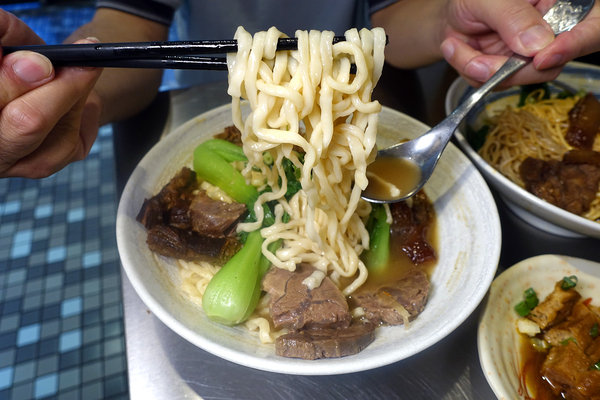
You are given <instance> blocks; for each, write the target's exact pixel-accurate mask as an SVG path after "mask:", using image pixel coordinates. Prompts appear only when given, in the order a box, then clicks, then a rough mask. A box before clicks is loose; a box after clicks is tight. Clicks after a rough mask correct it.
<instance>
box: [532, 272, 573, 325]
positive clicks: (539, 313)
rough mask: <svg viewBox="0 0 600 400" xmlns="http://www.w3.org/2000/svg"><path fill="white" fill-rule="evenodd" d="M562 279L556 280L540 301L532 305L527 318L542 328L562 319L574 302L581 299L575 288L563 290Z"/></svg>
mask: <svg viewBox="0 0 600 400" xmlns="http://www.w3.org/2000/svg"><path fill="white" fill-rule="evenodd" d="M561 284H562V281H558V282H556V284H555V285H554V290H553V291H552V293H550V294H549V295H548V296H547V297H546V298H545V299H544V300H543V301H542V302H541V303H539V304H538V305H537V306H535V307H534V309H533V310H531V312H530V313H529V315H528V316H527V318H529V319H530V320H532V321H533V322H535V323H536V324H538V325H539V327H540V328H541V329H542V330H544V329H547V328H550V327H552V326H554V325H556V324H559V323H561V322H562V321H564V320H565V319H566V318H567V316H568V315H569V314H570V313H571V310H572V309H573V306H574V305H575V303H577V302H578V301H579V299H581V295H580V294H579V292H577V291H576V290H564V289H562V288H561Z"/></svg>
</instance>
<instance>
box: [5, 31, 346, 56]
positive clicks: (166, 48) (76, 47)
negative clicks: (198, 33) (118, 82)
mask: <svg viewBox="0 0 600 400" xmlns="http://www.w3.org/2000/svg"><path fill="white" fill-rule="evenodd" d="M344 40H346V39H345V38H344V37H343V36H335V37H334V38H333V43H337V42H341V41H344ZM297 47H298V39H296V38H280V39H279V40H278V42H277V50H295V49H296V48H297ZM19 50H30V51H35V52H37V53H41V54H43V55H45V56H46V57H48V58H49V59H50V60H51V61H66V60H91V59H94V60H96V59H101V58H113V59H115V58H118V59H131V58H140V57H141V58H144V59H147V58H157V57H163V56H175V55H187V56H191V55H197V54H222V53H233V52H236V51H237V41H236V40H185V41H170V42H129V43H86V44H56V45H30V46H5V47H3V48H2V52H3V53H4V54H8V53H13V52H15V51H19Z"/></svg>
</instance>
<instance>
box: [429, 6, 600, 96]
mask: <svg viewBox="0 0 600 400" xmlns="http://www.w3.org/2000/svg"><path fill="white" fill-rule="evenodd" d="M554 2H555V0H503V1H487V0H450V1H449V2H448V3H447V6H446V10H445V13H446V20H447V26H446V28H445V32H444V40H443V42H442V44H441V50H442V53H443V55H444V57H445V58H446V60H447V61H448V63H449V64H450V65H452V67H453V68H454V69H456V70H457V71H458V73H459V74H460V75H462V76H463V77H464V78H465V79H466V80H467V81H468V82H469V83H470V84H472V85H474V86H480V85H481V83H483V82H485V81H486V80H488V79H489V78H490V77H491V76H492V74H493V73H494V72H495V71H496V70H497V69H498V68H500V66H501V65H502V64H503V63H504V62H505V61H506V59H507V58H508V57H509V56H510V55H511V54H512V53H513V52H514V53H518V54H521V55H524V56H527V57H533V62H532V63H530V64H528V65H527V66H525V67H524V68H523V69H522V70H520V71H519V72H517V73H516V74H515V75H513V76H512V77H511V78H509V79H507V80H506V81H505V82H504V83H503V84H502V86H503V87H506V86H510V85H518V84H523V83H535V82H544V81H548V80H552V79H554V78H556V77H557V76H558V74H559V73H560V71H561V69H562V67H563V66H564V65H565V64H566V63H567V62H568V61H571V60H572V59H574V58H576V57H579V56H583V55H586V54H590V53H593V52H595V51H600V4H599V3H598V2H596V4H595V5H594V7H593V9H592V10H591V12H590V13H589V14H588V16H587V17H586V18H585V19H584V20H583V21H582V22H580V23H579V24H578V25H577V26H575V27H574V28H573V29H572V30H571V31H568V32H564V33H562V34H560V35H559V36H557V37H556V38H554V34H553V33H552V31H551V29H550V27H549V26H548V25H547V24H546V22H545V21H544V20H543V19H542V15H543V13H544V12H546V10H548V9H549V8H550V7H551V6H552V4H554Z"/></svg>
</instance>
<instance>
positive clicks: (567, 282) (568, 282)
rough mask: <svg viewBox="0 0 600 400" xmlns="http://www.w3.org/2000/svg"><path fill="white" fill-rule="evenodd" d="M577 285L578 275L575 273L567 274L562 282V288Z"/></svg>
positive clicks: (570, 287)
mask: <svg viewBox="0 0 600 400" xmlns="http://www.w3.org/2000/svg"><path fill="white" fill-rule="evenodd" d="M575 286H577V277H576V276H575V275H571V276H565V277H564V278H563V280H562V283H561V284H560V287H561V288H562V290H569V289H573V288H574V287H575Z"/></svg>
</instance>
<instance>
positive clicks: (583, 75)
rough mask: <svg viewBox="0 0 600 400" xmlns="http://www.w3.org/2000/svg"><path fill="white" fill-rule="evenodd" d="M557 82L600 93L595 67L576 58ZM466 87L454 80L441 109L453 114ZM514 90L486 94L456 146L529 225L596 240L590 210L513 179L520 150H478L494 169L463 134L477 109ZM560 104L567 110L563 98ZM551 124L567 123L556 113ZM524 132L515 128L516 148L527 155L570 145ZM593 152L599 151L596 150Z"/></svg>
mask: <svg viewBox="0 0 600 400" xmlns="http://www.w3.org/2000/svg"><path fill="white" fill-rule="evenodd" d="M557 81H560V82H563V83H565V84H567V85H569V86H570V87H572V88H574V89H576V90H584V91H586V92H591V93H593V94H595V95H596V96H597V97H598V96H600V68H599V67H597V66H593V65H588V64H583V63H578V62H572V63H569V64H567V66H566V67H565V68H564V70H563V72H562V73H561V74H560V75H559V77H558V78H557ZM551 88H552V87H551ZM553 89H554V88H553ZM556 90H560V89H556ZM471 91H472V89H471V88H470V86H469V85H468V84H467V83H466V81H465V80H464V79H462V78H458V79H456V80H455V81H454V82H453V84H452V85H451V86H450V89H449V90H448V93H447V95H446V104H445V107H446V113H447V114H449V113H450V112H452V110H454V109H455V108H456V107H457V106H458V105H459V104H460V103H461V102H462V101H463V100H464V99H465V98H466V96H467V95H468V94H469V93H470V92H471ZM517 93H518V89H509V90H506V91H502V92H494V93H492V94H490V95H488V96H487V97H486V100H485V102H482V104H481V105H480V106H478V107H477V108H476V109H474V110H473V111H472V112H471V114H470V115H469V117H468V118H467V120H466V121H465V122H464V123H463V125H462V126H461V127H460V128H459V130H457V131H456V132H455V137H456V139H457V142H458V145H459V147H460V148H461V149H462V150H463V151H464V152H465V153H466V154H467V156H468V157H469V158H470V159H471V161H473V163H474V164H475V165H476V166H477V168H479V170H480V171H481V173H482V174H483V175H484V177H485V178H486V180H487V181H488V182H489V183H490V185H491V186H492V187H493V188H494V189H496V190H497V191H498V192H499V194H500V195H501V197H502V199H503V200H504V202H505V204H506V205H507V206H508V207H509V208H510V209H511V210H512V211H514V212H515V214H517V215H518V216H519V217H521V218H522V219H524V220H525V221H527V222H528V223H530V224H532V225H533V226H536V227H537V228H539V229H542V230H544V231H547V232H549V233H552V234H556V235H560V236H567V237H578V236H591V237H596V238H600V223H598V222H594V221H593V220H592V219H593V218H594V216H593V215H592V213H589V214H590V216H589V217H590V218H592V219H588V218H585V217H584V216H578V215H575V214H573V213H570V212H568V211H566V210H563V209H561V208H559V207H557V206H554V205H552V204H550V203H548V202H546V201H544V200H542V199H540V198H538V197H536V196H535V195H533V194H532V193H529V192H528V191H527V190H525V189H524V188H523V187H522V186H520V185H519V184H517V183H515V182H519V180H520V178H519V177H518V171H516V170H515V168H514V165H518V164H515V163H514V162H512V161H511V160H512V159H514V158H517V157H523V156H524V154H523V153H521V151H516V152H513V153H511V152H510V151H509V150H504V152H503V153H500V152H497V151H495V149H490V148H485V149H483V151H487V152H488V155H487V156H486V157H489V158H488V159H490V160H493V161H494V162H496V163H497V165H499V167H498V169H496V168H494V167H493V166H492V165H491V164H490V163H488V162H487V161H486V160H485V159H484V157H482V156H481V155H480V154H479V153H478V152H476V151H475V150H474V149H473V148H472V147H471V145H470V144H469V142H468V141H467V139H466V136H465V135H464V127H465V125H466V124H471V123H472V122H473V121H474V119H475V118H476V117H477V116H478V115H479V114H480V113H481V112H482V110H483V108H484V107H485V104H488V103H491V102H493V101H496V100H498V99H501V98H506V97H508V96H512V95H515V94H517ZM563 106H564V107H566V108H569V109H570V107H569V103H568V102H567V103H565V104H564V105H563ZM552 108H553V109H550V108H549V110H548V111H544V110H542V112H549V113H556V110H557V108H556V107H552ZM540 109H541V107H540ZM558 114H561V115H563V114H564V113H556V115H558ZM513 115H515V114H509V118H512V117H513ZM561 118H563V120H562V121H561V120H560V119H561ZM554 123H555V126H558V125H560V124H563V125H564V124H565V123H568V121H564V117H562V116H561V117H556V118H555V121H554ZM505 124H506V125H509V124H511V121H505ZM519 124H527V121H525V122H523V121H520V122H519ZM513 126H516V125H513ZM551 129H552V130H553V131H558V128H555V127H553V128H551ZM527 135H529V137H527ZM527 135H525V134H524V133H523V132H519V134H518V135H515V137H517V136H519V137H520V138H521V139H519V141H520V145H522V146H521V148H523V149H526V150H525V151H526V152H528V154H527V155H531V156H533V157H535V158H540V159H542V158H544V159H560V157H561V156H562V153H564V152H565V151H566V150H567V149H568V148H569V146H568V145H567V144H566V143H564V139H563V138H562V137H556V138H555V139H552V140H548V139H544V140H546V141H545V142H543V141H540V140H539V139H538V137H540V136H539V135H537V134H536V132H528V133H527ZM546 137H548V135H546ZM596 143H598V142H596ZM486 146H488V147H489V146H490V144H489V143H488V144H486ZM515 148H516V147H515ZM595 150H598V149H597V148H595ZM490 154H491V155H490ZM500 157H502V159H500ZM509 177H510V178H509ZM596 203H598V201H596Z"/></svg>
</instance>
